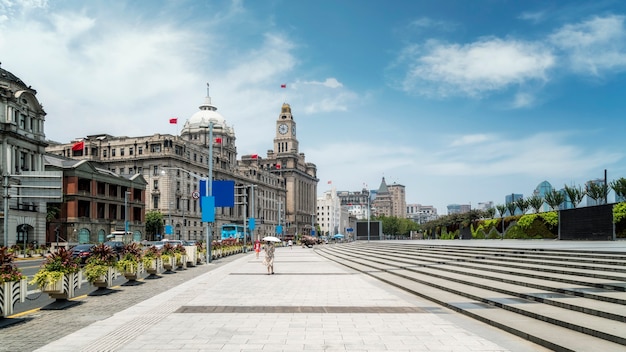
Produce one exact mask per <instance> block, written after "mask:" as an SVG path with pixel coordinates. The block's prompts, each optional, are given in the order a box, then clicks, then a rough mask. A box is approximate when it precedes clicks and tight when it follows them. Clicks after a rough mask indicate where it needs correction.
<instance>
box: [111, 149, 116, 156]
mask: <svg viewBox="0 0 626 352" xmlns="http://www.w3.org/2000/svg"><path fill="white" fill-rule="evenodd" d="M111 156H115V148H111Z"/></svg>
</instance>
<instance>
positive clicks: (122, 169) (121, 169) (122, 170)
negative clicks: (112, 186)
mask: <svg viewBox="0 0 626 352" xmlns="http://www.w3.org/2000/svg"><path fill="white" fill-rule="evenodd" d="M125 170H126V169H124V168H123V167H120V175H123V174H124V171H125Z"/></svg>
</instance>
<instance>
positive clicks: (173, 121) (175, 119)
mask: <svg viewBox="0 0 626 352" xmlns="http://www.w3.org/2000/svg"><path fill="white" fill-rule="evenodd" d="M170 123H171V124H176V123H178V118H177V117H174V118H171V119H170Z"/></svg>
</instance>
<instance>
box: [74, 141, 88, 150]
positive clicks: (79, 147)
mask: <svg viewBox="0 0 626 352" xmlns="http://www.w3.org/2000/svg"><path fill="white" fill-rule="evenodd" d="M84 148H85V141H80V142H77V143H74V145H73V146H72V150H73V151H77V150H83V149H84Z"/></svg>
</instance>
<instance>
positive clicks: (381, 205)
mask: <svg viewBox="0 0 626 352" xmlns="http://www.w3.org/2000/svg"><path fill="white" fill-rule="evenodd" d="M372 208H373V209H372V212H373V213H374V214H375V215H376V216H381V215H384V216H395V217H398V218H405V217H406V193H405V187H404V186H403V185H400V184H397V183H395V182H394V184H392V185H387V183H386V182H385V178H384V177H383V179H382V181H381V183H380V186H379V187H378V191H377V193H376V198H374V201H373V203H372Z"/></svg>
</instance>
